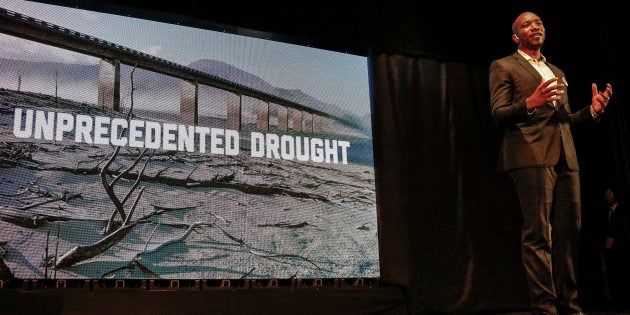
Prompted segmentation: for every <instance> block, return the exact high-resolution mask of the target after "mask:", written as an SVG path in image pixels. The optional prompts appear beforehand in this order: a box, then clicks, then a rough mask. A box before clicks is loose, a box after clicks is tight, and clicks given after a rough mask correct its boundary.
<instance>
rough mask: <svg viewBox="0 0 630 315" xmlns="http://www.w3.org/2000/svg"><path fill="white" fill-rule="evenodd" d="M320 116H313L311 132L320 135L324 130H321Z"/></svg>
mask: <svg viewBox="0 0 630 315" xmlns="http://www.w3.org/2000/svg"><path fill="white" fill-rule="evenodd" d="M322 119H323V117H322V116H319V115H316V114H313V132H315V133H322V132H323V131H324V129H323V128H322Z"/></svg>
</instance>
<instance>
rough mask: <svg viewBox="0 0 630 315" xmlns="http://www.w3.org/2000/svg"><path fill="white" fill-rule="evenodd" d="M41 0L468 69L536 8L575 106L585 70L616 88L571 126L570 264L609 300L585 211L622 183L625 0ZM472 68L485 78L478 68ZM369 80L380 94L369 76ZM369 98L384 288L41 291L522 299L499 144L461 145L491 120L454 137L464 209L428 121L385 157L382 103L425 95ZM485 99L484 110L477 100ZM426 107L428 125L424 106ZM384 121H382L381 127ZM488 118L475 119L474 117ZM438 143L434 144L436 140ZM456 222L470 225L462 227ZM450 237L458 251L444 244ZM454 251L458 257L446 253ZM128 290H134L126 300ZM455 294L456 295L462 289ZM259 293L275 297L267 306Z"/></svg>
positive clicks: (306, 305) (331, 305)
mask: <svg viewBox="0 0 630 315" xmlns="http://www.w3.org/2000/svg"><path fill="white" fill-rule="evenodd" d="M40 2H47V3H52V4H61V5H66V6H71V7H77V8H82V9H89V10H96V11H102V12H108V13H115V14H121V15H129V16H134V17H140V18H147V19H155V20H160V21H164V22H172V23H179V24H185V25H189V26H196V27H202V28H210V29H214V30H224V31H227V32H233V33H238V34H243V35H249V36H255V37H261V38H267V39H272V40H278V41H286V42H289V43H294V44H302V45H308V46H312V47H317V48H322V49H330V50H336V51H341V52H348V53H353V54H361V55H368V56H375V57H378V58H379V60H380V59H382V58H384V57H391V56H394V57H398V56H400V57H401V58H405V59H407V58H409V59H412V60H415V59H417V60H421V61H427V60H429V61H435V62H438V63H448V64H450V65H452V64H455V65H458V64H461V65H462V68H465V69H482V70H481V73H483V70H485V69H487V67H488V66H489V64H490V62H491V61H492V60H494V59H497V58H500V57H503V56H505V55H508V54H511V53H513V52H514V51H515V49H516V46H515V44H514V43H513V42H512V40H511V34H512V33H511V24H512V22H513V21H514V19H515V18H516V16H517V15H518V14H519V13H521V12H522V11H532V12H534V13H536V14H538V15H539V16H540V17H541V18H542V19H543V21H544V23H545V27H546V30H547V42H546V43H545V46H544V47H543V49H542V53H543V55H545V56H546V57H547V58H548V60H549V61H550V62H552V63H553V64H555V65H556V66H558V67H560V68H561V69H563V70H564V71H565V73H566V75H567V80H568V82H569V86H570V87H569V91H570V99H571V106H572V109H573V110H577V109H580V108H582V107H585V106H588V104H590V98H591V82H595V83H597V84H598V86H599V87H600V88H601V87H603V86H604V85H605V83H606V82H610V83H612V85H613V90H614V96H613V98H612V100H611V103H610V107H609V108H608V109H607V113H606V114H605V116H604V117H603V119H602V121H601V123H600V124H599V125H598V126H597V128H593V129H588V130H576V131H575V134H574V137H575V138H576V146H577V149H578V155H579V156H578V157H579V159H580V166H581V176H582V192H583V197H582V201H583V220H584V221H583V233H582V234H583V239H584V241H585V242H584V243H585V244H586V245H585V246H589V247H588V248H587V249H586V250H584V251H583V253H582V258H581V261H582V262H583V264H582V268H581V269H580V270H579V272H580V280H581V286H582V289H583V290H582V292H583V294H582V298H583V304H584V305H585V306H586V307H587V308H588V309H589V310H591V309H602V308H605V307H606V305H605V301H604V299H603V297H602V292H601V291H602V287H601V282H602V279H601V265H599V263H598V259H599V258H598V257H597V255H598V253H597V252H595V251H592V250H591V249H592V248H593V247H594V246H595V245H594V244H595V242H596V240H595V233H596V231H595V227H594V225H593V224H592V221H593V220H594V214H595V211H596V209H597V208H598V207H599V206H600V204H601V201H602V196H603V190H604V187H605V186H606V185H615V186H618V187H619V188H620V189H621V192H622V194H625V195H628V174H629V171H628V162H627V161H628V159H629V156H630V155H629V150H628V143H630V141H628V128H627V124H628V121H630V120H629V119H630V116H629V115H628V110H626V109H624V107H623V104H624V98H627V92H626V91H628V87H627V85H628V83H627V78H626V76H625V74H626V73H625V72H626V69H628V68H629V67H628V61H627V59H626V57H625V54H624V52H625V50H624V49H622V47H621V46H622V45H624V46H625V45H626V44H627V43H626V41H627V39H628V36H627V35H626V32H627V31H628V27H627V26H626V24H627V21H626V19H627V17H626V15H627V14H626V13H625V12H624V10H623V9H622V8H621V4H620V2H612V1H588V0H587V1H582V2H566V3H559V2H550V1H509V2H508V1H504V2H500V3H493V4H492V5H490V4H485V3H481V2H478V1H462V2H457V1H431V2H428V1H402V0H396V1H382V2H371V1H331V0H322V1H296V2H282V3H279V2H268V1H228V2H214V1H191V0H179V1H162V0H160V1H120V0H107V1H78V0H74V1H70V0H66V1H63V0H48V1H40ZM473 72H474V71H473ZM480 78H484V77H483V75H481V76H480ZM381 79H382V76H376V75H375V76H374V80H375V82H373V84H374V85H375V86H381V85H382V82H381V81H379V80H381ZM410 82H416V81H413V80H410ZM465 82H467V81H464V84H465ZM403 84H404V82H403ZM410 84H411V83H410ZM464 88H467V87H464ZM470 88H472V89H478V91H473V94H475V92H476V94H479V95H482V96H485V95H487V93H488V92H487V90H486V89H487V86H484V85H482V87H481V88H480V87H478V86H475V87H470ZM411 89H413V86H412V87H411ZM373 93H375V94H379V93H378V90H377V91H375V92H373ZM453 93H455V92H453ZM379 95H380V94H379ZM381 96H382V95H381ZM482 103H483V101H482ZM373 105H374V106H375V111H374V113H375V116H374V117H373V124H374V126H375V128H374V130H375V134H374V140H375V146H374V150H375V151H374V152H375V163H376V164H375V167H376V170H377V175H378V176H377V198H379V199H380V200H381V202H380V204H379V216H380V218H379V220H380V222H381V225H380V226H379V235H381V236H382V237H383V238H382V240H381V242H380V245H379V246H380V252H381V272H382V279H381V283H380V285H379V287H380V288H378V289H376V288H374V289H373V290H371V291H369V293H368V294H366V293H365V292H364V291H362V290H359V289H356V290H352V289H350V290H349V291H348V290H339V291H337V292H332V293H330V295H327V294H328V293H327V294H323V293H322V294H318V293H312V292H310V293H308V294H307V295H299V294H297V293H296V292H295V291H286V292H284V293H283V292H281V291H274V292H273V293H270V292H269V291H263V292H259V293H250V292H248V293H242V292H237V293H234V294H233V295H225V294H226V293H225V292H221V293H220V294H218V295H212V294H210V295H207V294H206V295H200V294H199V293H198V292H195V293H194V294H187V293H186V292H184V293H182V292H177V293H173V294H172V295H168V296H166V297H165V296H163V295H161V296H160V297H157V298H156V296H155V295H152V296H151V295H147V294H144V295H140V296H139V295H137V294H136V293H134V294H133V295H129V296H127V297H126V298H125V297H122V296H117V295H116V294H117V292H114V293H112V292H102V293H101V292H99V293H98V294H100V295H95V294H91V295H85V296H84V295H81V294H77V293H74V294H73V295H72V296H69V297H68V296H67V297H65V298H63V297H61V298H60V297H58V296H57V297H55V296H52V295H50V296H47V297H42V299H46V301H48V302H49V303H51V304H55V303H57V304H58V303H62V302H58V301H59V300H61V301H65V302H63V303H65V304H66V307H67V305H69V304H71V303H88V304H94V305H97V306H99V307H100V305H101V304H99V303H102V304H112V305H116V306H117V307H120V305H130V304H134V303H139V302H138V301H139V300H146V301H154V302H146V303H149V304H145V306H146V307H148V310H155V309H156V308H158V307H159V308H163V307H164V304H163V303H160V302H164V301H165V300H168V303H169V304H168V305H170V306H171V307H172V308H174V307H175V306H174V305H179V308H174V309H171V310H175V311H177V310H179V311H195V310H196V311H203V310H208V309H210V308H209V306H208V305H206V304H204V303H203V302H202V301H208V300H212V301H213V302H212V303H218V304H221V303H226V302H229V303H231V304H230V305H233V306H231V307H228V306H224V307H223V308H216V309H214V310H215V311H216V310H218V311H221V310H223V311H235V310H236V311H239V310H240V311H241V313H242V311H243V310H251V313H254V312H256V313H260V312H262V313H266V312H265V311H266V310H270V309H269V308H268V307H273V308H275V307H282V305H284V306H285V307H286V308H285V309H284V311H280V312H279V313H288V314H292V313H318V312H319V311H317V310H318V309H319V308H318V307H325V308H324V310H325V311H326V312H328V313H343V314H350V313H351V314H366V313H367V314H370V313H379V314H380V313H392V314H394V313H395V314H405V313H407V312H409V313H418V314H446V313H452V314H456V313H461V314H466V313H499V312H507V311H520V310H527V309H528V301H527V292H526V287H525V283H524V274H522V272H523V270H522V269H521V266H520V256H519V255H520V242H519V237H520V226H519V224H520V221H519V220H520V218H519V213H518V209H517V207H516V205H515V202H514V199H513V196H512V195H511V191H510V189H509V188H506V187H508V186H505V184H507V183H506V182H504V181H503V180H502V179H501V178H500V177H498V176H497V175H496V174H494V173H493V171H494V170H493V169H492V168H488V167H485V166H486V165H490V164H492V162H493V161H492V158H488V157H493V156H494V152H498V149H496V148H493V149H492V150H490V151H494V152H482V153H484V154H481V155H473V154H466V153H470V152H473V153H474V152H475V151H474V150H471V149H470V148H471V147H475V146H474V144H472V145H471V143H477V142H478V143H481V144H483V145H481V147H484V146H486V145H487V144H489V143H490V144H492V143H493V141H494V139H490V140H489V139H486V138H483V137H487V136H490V137H494V136H495V134H494V133H493V132H492V131H488V130H490V127H489V126H488V128H487V129H480V130H481V132H479V133H471V134H467V135H465V136H462V137H460V138H459V139H458V141H456V143H463V144H464V145H463V148H462V149H461V150H456V151H457V152H460V153H463V156H459V157H457V159H458V160H461V161H464V162H461V165H463V166H464V167H469V168H475V167H477V168H479V170H475V171H469V172H468V174H471V173H472V174H474V176H471V177H473V178H474V177H475V176H478V177H479V181H478V182H475V181H474V180H472V181H471V180H468V181H464V185H467V186H473V187H471V188H467V187H465V189H463V190H462V191H468V192H471V191H472V192H474V196H466V198H464V199H466V201H467V205H468V206H470V205H473V206H476V208H472V209H465V210H467V212H466V213H465V214H463V215H460V214H459V213H460V212H458V211H459V210H458V209H459V206H458V205H457V204H456V203H454V202H453V200H458V198H460V196H455V195H452V196H451V195H450V193H449V191H446V192H445V191H444V190H445V189H446V190H448V189H451V188H453V186H452V185H450V183H447V184H445V180H443V177H448V176H450V174H441V173H440V171H441V170H442V169H443V165H439V164H435V167H434V169H435V171H434V172H432V171H431V168H432V166H433V165H434V164H432V163H436V162H439V161H436V160H437V159H436V158H433V157H431V156H429V155H428V154H427V152H432V150H435V147H434V146H433V145H434V144H435V143H432V142H430V141H423V140H425V139H427V133H430V132H432V130H427V128H408V129H405V130H403V132H404V136H405V137H406V138H408V139H411V141H412V142H413V139H418V143H417V145H416V146H414V148H408V149H407V152H408V153H409V155H408V156H405V157H400V158H399V160H400V161H401V163H399V164H398V163H391V161H395V160H396V159H395V158H392V157H391V156H388V154H390V153H389V152H391V150H390V149H391V148H390V147H389V144H390V143H394V142H396V141H397V140H396V139H390V138H389V136H390V135H391V133H389V132H386V131H388V130H387V128H389V127H390V126H391V127H396V126H394V125H390V124H389V122H388V119H389V117H385V116H380V114H381V113H390V112H394V114H397V115H401V116H410V117H422V116H420V115H421V114H422V112H425V111H427V110H430V108H427V107H422V109H421V110H419V109H418V108H417V106H418V104H416V103H414V102H409V103H404V102H403V103H402V104H400V103H399V105H400V107H397V108H395V109H391V108H390V109H388V110H385V111H383V110H382V109H381V108H378V107H379V106H385V105H384V104H380V103H378V104H377V103H375V104H373ZM423 106H426V105H423ZM429 106H430V105H429ZM481 108H483V109H484V112H483V113H479V114H476V115H474V114H473V115H469V116H471V117H468V121H469V120H475V119H477V117H481V118H485V117H486V116H487V115H489V109H490V104H489V100H488V102H487V107H481ZM485 108H487V111H488V112H485ZM454 110H457V108H455V109H454ZM467 110H470V109H467ZM460 115H462V114H460ZM466 115H467V114H466ZM477 115H478V116H477ZM436 118H438V119H439V118H440V117H439V116H436ZM424 119H426V118H424ZM460 119H461V118H460ZM421 121H422V122H424V123H425V125H431V124H430V123H431V120H430V119H429V120H421ZM421 121H420V120H419V121H418V123H420V122H421ZM427 122H428V124H427ZM382 123H383V124H385V126H386V127H381V124H382ZM412 123H413V122H412ZM483 125H484V124H483V121H481V123H479V126H483ZM462 138H463V140H462ZM398 141H400V139H398ZM459 141H461V142H459ZM438 144H439V143H438ZM425 145H426V146H425ZM437 147H438V148H441V147H440V146H439V145H438V146H437ZM433 152H435V151H433ZM437 155H440V152H437ZM379 161H380V163H379ZM384 162H387V163H384ZM448 162H449V161H444V163H448ZM479 165H481V166H482V167H479ZM464 173H466V172H464ZM477 173H479V174H477ZM427 174H428V175H427ZM397 176H401V177H400V178H399V177H397ZM484 176H485V177H484ZM409 186H417V187H415V188H410V187H409ZM497 189H498V190H497ZM427 190H429V191H427ZM432 190H433V191H432ZM392 191H397V194H396V195H397V196H401V197H399V199H403V201H399V200H395V199H396V198H392V197H391V196H390V195H391V194H390V193H391V192H392ZM418 192H420V193H418ZM453 194H455V192H454V191H453ZM416 196H417V197H416ZM442 197H443V198H442ZM414 198H417V199H414ZM440 198H442V199H440ZM409 200H412V201H413V200H416V202H415V203H414V202H409ZM385 202H387V203H385ZM455 208H457V209H455ZM451 214H453V215H451ZM461 221H463V222H464V223H462V222H461ZM462 226H464V228H462ZM462 233H464V234H469V236H468V237H462V236H461V235H460V234H462ZM400 240H403V241H402V242H399V241H400ZM451 240H454V241H452V242H451ZM462 240H463V241H462ZM449 242H450V243H449ZM445 245H446V246H445ZM454 249H455V250H458V251H457V252H450V251H452V250H454ZM445 252H447V254H445ZM460 256H465V257H464V258H462V257H460ZM449 257H452V258H453V259H452V261H451V260H449V259H448V258H449ZM461 261H464V263H461ZM629 285H630V284H629ZM449 286H452V289H450V288H449ZM462 292H463V293H462ZM55 294H57V295H59V293H55ZM78 296H80V298H78ZM130 296H133V297H138V298H137V299H136V298H134V299H135V301H129V299H130ZM333 296H334V297H335V298H333ZM0 297H1V296H0ZM5 297H6V295H5ZM457 297H461V299H460V300H457ZM180 298H181V299H186V298H189V299H190V302H192V303H193V304H195V305H189V304H186V305H187V306H186V307H183V306H182V305H183V304H185V302H182V301H180ZM15 299H16V300H18V303H21V302H32V301H30V300H29V299H31V298H27V297H24V296H19V297H16V298H15ZM261 299H273V300H274V301H280V302H278V304H272V306H269V305H267V304H265V303H264V302H261ZM51 301H53V302H51ZM178 301H179V302H178ZM164 303H166V302H164ZM274 303H275V302H274ZM57 304H55V305H57ZM234 305H240V306H239V307H236V306H234ZM317 305H319V306H317ZM357 305H362V306H361V307H358V306H357ZM396 305H398V306H396ZM266 307H267V308H266ZM326 307H327V308H326ZM77 308H78V307H77ZM115 309H116V308H115ZM333 310H337V311H338V312H335V311H333ZM246 313H250V312H249V311H247V312H246Z"/></svg>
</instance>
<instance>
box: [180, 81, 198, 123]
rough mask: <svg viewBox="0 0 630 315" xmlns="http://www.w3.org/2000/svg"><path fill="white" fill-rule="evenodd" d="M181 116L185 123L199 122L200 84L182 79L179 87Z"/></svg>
mask: <svg viewBox="0 0 630 315" xmlns="http://www.w3.org/2000/svg"><path fill="white" fill-rule="evenodd" d="M179 93H180V94H179V117H180V122H181V123H182V124H185V125H195V126H196V125H198V124H199V85H198V84H197V82H189V81H186V80H182V83H181V85H180V89H179Z"/></svg>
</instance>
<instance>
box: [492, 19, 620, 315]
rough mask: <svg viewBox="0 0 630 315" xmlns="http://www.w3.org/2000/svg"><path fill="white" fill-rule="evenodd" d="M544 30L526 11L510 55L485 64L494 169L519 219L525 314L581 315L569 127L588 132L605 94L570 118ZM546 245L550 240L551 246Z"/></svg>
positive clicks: (576, 187)
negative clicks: (495, 134) (512, 194)
mask: <svg viewBox="0 0 630 315" xmlns="http://www.w3.org/2000/svg"><path fill="white" fill-rule="evenodd" d="M545 37H546V32H545V26H544V24H543V21H542V20H541V18H540V17H539V16H538V15H536V14H535V13H532V12H523V13H521V14H520V15H518V17H517V18H516V19H515V20H514V23H513V24H512V41H514V43H515V44H517V45H518V49H517V51H516V52H514V53H513V54H511V55H509V56H506V57H503V58H500V59H496V60H494V61H492V62H491V64H490V69H489V88H490V102H491V110H492V113H491V114H492V118H493V121H494V123H495V124H496V126H498V127H500V128H502V130H503V138H502V142H501V149H500V156H499V166H498V168H499V170H500V171H504V172H506V174H507V176H508V177H509V178H510V180H511V183H512V184H513V187H514V188H515V191H516V194H517V198H518V202H519V205H520V209H521V214H522V219H523V221H522V224H523V225H522V230H521V248H522V263H523V266H524V269H525V274H526V280H527V285H528V289H529V298H530V307H531V311H532V314H533V315H557V314H560V315H575V314H583V309H582V307H581V305H580V303H579V300H578V284H577V275H576V273H577V271H576V267H577V266H576V263H577V254H578V253H577V250H578V242H579V234H580V227H581V200H580V176H579V167H578V161H577V155H576V151H575V146H574V143H573V136H572V134H571V128H572V126H575V125H588V124H592V125H595V124H596V123H597V122H599V120H600V119H601V115H602V114H603V113H604V110H605V108H606V106H607V105H608V102H609V100H610V97H611V96H612V94H613V90H612V85H611V84H610V83H607V84H606V87H605V89H604V90H601V91H600V90H598V88H597V85H596V84H595V83H593V84H592V86H591V89H592V98H591V100H590V105H588V106H586V104H585V106H584V108H582V109H580V110H578V111H576V112H572V111H571V108H570V107H569V98H568V94H567V87H568V82H567V79H566V77H565V74H564V72H563V71H562V70H561V69H559V68H558V67H556V66H555V65H553V64H551V63H549V62H548V61H547V59H546V58H545V56H544V55H543V54H542V53H541V48H542V46H543V43H544V42H545ZM552 240H553V241H552Z"/></svg>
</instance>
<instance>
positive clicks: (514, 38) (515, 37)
mask: <svg viewBox="0 0 630 315" xmlns="http://www.w3.org/2000/svg"><path fill="white" fill-rule="evenodd" d="M512 40H513V41H514V42H515V43H517V44H518V42H519V41H520V39H519V38H518V36H517V35H516V34H512Z"/></svg>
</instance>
